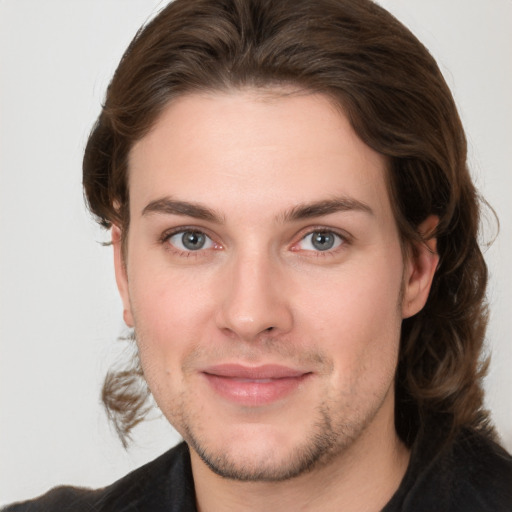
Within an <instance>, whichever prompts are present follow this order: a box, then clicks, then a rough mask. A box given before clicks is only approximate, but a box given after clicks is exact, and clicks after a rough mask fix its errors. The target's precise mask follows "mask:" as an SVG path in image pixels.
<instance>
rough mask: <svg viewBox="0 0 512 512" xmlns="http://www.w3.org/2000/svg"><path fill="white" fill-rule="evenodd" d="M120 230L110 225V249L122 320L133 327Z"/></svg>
mask: <svg viewBox="0 0 512 512" xmlns="http://www.w3.org/2000/svg"><path fill="white" fill-rule="evenodd" d="M121 234H122V233H121V228H119V227H118V226H116V225H112V247H113V248H114V269H115V273H116V283H117V289H118V290H119V295H120V296H121V300H122V301H123V319H124V322H125V324H126V325H127V326H128V327H133V326H134V323H133V317H132V310H131V306H130V294H129V290H128V274H127V273H126V263H125V261H124V256H123V247H122V242H121V240H122V236H121Z"/></svg>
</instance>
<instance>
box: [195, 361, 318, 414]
mask: <svg viewBox="0 0 512 512" xmlns="http://www.w3.org/2000/svg"><path fill="white" fill-rule="evenodd" d="M203 375H204V376H205V378H206V381H207V382H208V384H209V386H210V387H211V389H212V390H213V391H214V392H215V393H216V394H217V395H220V396H221V397H222V398H223V399H226V400H228V401H229V402H233V403H235V404H238V405H243V406H249V407H257V406H263V405H268V404H271V403H274V402H277V401H278V400H282V399H284V398H286V397H287V396H288V395H290V394H292V393H293V392H294V391H296V390H297V389H298V388H299V387H300V386H301V384H302V383H303V382H304V380H305V379H306V378H308V377H309V376H310V375H312V374H311V372H309V371H302V370H295V369H293V368H288V367H285V366H279V365H264V366H259V367H248V366H242V365H236V364H229V365H218V366H214V367H211V368H208V369H206V370H204V371H203Z"/></svg>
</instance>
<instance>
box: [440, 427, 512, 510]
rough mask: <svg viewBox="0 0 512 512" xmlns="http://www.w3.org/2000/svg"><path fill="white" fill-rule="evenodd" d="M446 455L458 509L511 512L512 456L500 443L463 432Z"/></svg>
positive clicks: (479, 435)
mask: <svg viewBox="0 0 512 512" xmlns="http://www.w3.org/2000/svg"><path fill="white" fill-rule="evenodd" d="M446 458H447V460H446V461H445V462H444V466H445V467H447V468H449V470H450V473H451V475H452V479H451V480H452V485H453V488H452V492H453V494H454V496H457V497H458V499H459V501H458V506H459V508H460V510H489V511H494V510H496V511H502V510H503V511H508V512H510V511H512V456H511V455H510V454H509V453H507V452H506V451H505V450H504V449H503V448H502V447H501V446H499V445H498V444H497V443H495V442H494V441H493V440H491V439H489V438H488V437H486V436H484V435H482V434H479V433H476V432H474V431H465V432H463V433H462V435H461V436H459V438H458V440H457V442H456V443H454V445H453V448H452V449H451V450H450V452H449V453H448V454H447V456H446ZM471 507H473V508H471ZM475 507H476V508H475Z"/></svg>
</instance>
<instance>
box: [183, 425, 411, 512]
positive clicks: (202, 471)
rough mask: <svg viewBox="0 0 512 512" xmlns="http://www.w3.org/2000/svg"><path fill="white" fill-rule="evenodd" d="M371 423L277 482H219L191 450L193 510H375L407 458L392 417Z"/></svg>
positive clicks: (401, 473) (391, 491) (395, 484)
mask: <svg viewBox="0 0 512 512" xmlns="http://www.w3.org/2000/svg"><path fill="white" fill-rule="evenodd" d="M373 423H375V422H373ZM376 423H377V424H373V425H370V426H369V427H368V428H367V429H365V431H364V432H363V433H361V435H360V436H359V438H358V439H357V440H355V441H354V442H353V443H352V445H351V446H350V447H348V448H347V449H346V450H344V451H343V452H342V453H340V454H339V455H338V456H336V457H335V458H334V459H333V460H331V461H330V462H329V463H327V464H324V465H323V466H320V467H316V468H314V469H312V470H311V471H309V472H307V473H305V474H302V475H300V476H298V477H296V478H292V479H289V480H286V481H280V482H239V481H235V480H230V479H226V478H222V477H220V476H218V475H216V474H215V473H213V472H212V471H211V470H210V469H209V468H208V467H207V466H206V465H205V464H204V463H203V461H202V460H201V459H200V458H199V456H198V455H197V454H196V453H195V452H194V451H193V450H191V459H192V471H193V475H194V483H195V488H196V497H197V506H198V510H199V512H232V511H233V512H234V511H237V512H245V511H247V512H248V511H251V512H259V511H261V512H263V511H268V510H279V511H283V512H286V511H290V512H291V511H293V512H297V511H301V512H313V511H317V510H322V511H323V512H329V511H333V512H334V511H339V510H344V511H346V512H362V511H366V512H369V511H379V510H381V509H382V508H383V507H384V506H385V505H386V503H387V502H388V501H389V499H390V498H391V497H392V495H393V494H394V492H395V491H396V490H397V489H398V487H399V485H400V482H401V480H402V478H403V476H404V474H405V471H406V469H407V465H408V462H409V456H410V454H409V451H408V450H407V448H406V447H405V446H404V445H403V443H402V442H401V441H400V440H399V438H398V436H397V434H396V431H395V428H394V422H393V419H392V418H386V421H377V422H376Z"/></svg>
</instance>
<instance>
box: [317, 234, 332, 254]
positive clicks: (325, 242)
mask: <svg viewBox="0 0 512 512" xmlns="http://www.w3.org/2000/svg"><path fill="white" fill-rule="evenodd" d="M312 243H313V246H314V247H315V249H318V250H319V251H327V250H329V249H331V248H332V246H333V245H334V236H333V235H332V234H331V233H321V232H316V233H313V237H312Z"/></svg>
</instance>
